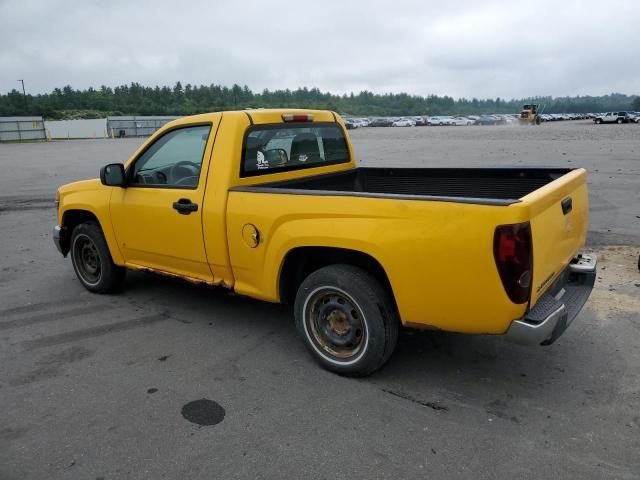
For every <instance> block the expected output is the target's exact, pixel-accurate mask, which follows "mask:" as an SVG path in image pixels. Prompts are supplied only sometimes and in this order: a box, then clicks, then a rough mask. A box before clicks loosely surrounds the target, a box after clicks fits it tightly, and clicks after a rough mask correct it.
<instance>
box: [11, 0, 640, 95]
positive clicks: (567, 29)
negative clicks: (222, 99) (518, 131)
mask: <svg viewBox="0 0 640 480" xmlns="http://www.w3.org/2000/svg"><path fill="white" fill-rule="evenodd" d="M440 3H441V2H427V1H396V2H389V1H385V2H382V1H358V2H356V1H350V2H345V1H334V0H324V1H323V2H300V1H284V0H270V1H269V2H262V1H257V0H256V1H237V2H233V3H230V2H225V3H222V2H215V1H212V0H189V1H188V2H186V1H183V2H176V1H175V0H173V1H171V2H168V1H159V0H156V1H137V2H132V1H123V0H109V1H97V0H94V1H89V0H84V1H70V0H69V1H58V2H50V1H46V0H41V1H35V0H21V1H20V2H14V1H11V0H0V45H1V47H0V91H1V92H7V91H9V90H11V89H12V88H18V86H19V84H18V83H17V82H16V80H17V79H18V78H24V79H25V83H26V86H27V89H28V91H29V92H32V93H38V92H45V91H49V90H51V89H52V88H54V87H61V86H64V85H66V84H71V85H72V86H74V87H76V88H86V87H88V86H94V87H99V86H100V85H103V84H105V85H110V86H114V85H119V84H122V83H129V82H134V81H135V82H140V83H143V84H145V85H156V84H161V85H163V84H173V83H174V82H175V81H177V80H180V81H182V82H183V83H192V84H210V83H218V84H226V85H231V84H232V83H239V84H241V85H244V84H246V85H248V86H249V87H250V88H252V89H254V90H258V91H260V90H262V89H264V88H269V89H276V88H297V87H299V86H305V85H306V86H309V87H312V86H313V87H318V88H320V89H321V90H329V91H332V92H336V93H346V92H350V91H355V92H357V91H359V90H362V89H368V90H372V91H375V92H378V93H384V92H391V91H393V92H400V91H404V92H409V93H413V94H419V95H428V94H438V95H445V94H447V95H452V96H454V97H459V96H465V97H474V96H475V97H497V96H500V97H503V98H513V97H523V96H528V95H557V96H560V95H577V94H581V95H582V94H594V95H598V94H604V93H610V92H613V91H616V92H622V93H629V94H636V93H640V56H639V55H638V45H639V44H640V29H638V27H637V19H638V18H640V3H638V2H635V1H628V0H627V1H616V0H613V1H611V0H609V1H606V2H603V1H601V0H597V1H586V0H585V1H564V2H558V1H547V0H542V1H536V2H530V1H514V0H512V1H507V0H505V1H489V2H477V1H472V0H457V1H456V2H449V3H448V4H446V5H441V4H440Z"/></svg>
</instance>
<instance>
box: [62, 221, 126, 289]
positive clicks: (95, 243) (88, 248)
mask: <svg viewBox="0 0 640 480" xmlns="http://www.w3.org/2000/svg"><path fill="white" fill-rule="evenodd" d="M70 253H71V263H72V264H73V269H74V270H75V272H76V275H77V277H78V280H80V283H82V285H83V286H84V288H86V289H87V290H89V291H90V292H94V293H109V292H114V291H116V290H117V289H118V288H120V287H121V286H122V284H123V282H124V277H125V274H126V269H125V268H124V267H119V266H118V265H116V264H115V263H113V259H112V258H111V253H110V252H109V247H108V246H107V242H106V240H105V239H104V235H103V234H102V229H101V228H100V226H99V225H98V224H97V223H95V222H87V223H81V224H80V225H77V226H76V227H75V228H74V229H73V232H72V234H71V251H70Z"/></svg>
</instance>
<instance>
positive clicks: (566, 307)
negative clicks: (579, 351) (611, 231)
mask: <svg viewBox="0 0 640 480" xmlns="http://www.w3.org/2000/svg"><path fill="white" fill-rule="evenodd" d="M597 263H598V261H597V258H596V256H595V255H582V254H581V255H578V256H577V257H575V258H574V259H573V260H572V261H571V263H570V264H569V266H568V267H567V269H566V270H565V271H564V272H562V274H561V275H560V276H559V277H558V278H557V279H556V281H555V282H554V283H553V285H551V287H549V289H548V290H547V291H546V292H545V293H544V294H543V295H542V296H541V297H540V298H539V299H538V301H537V302H536V304H535V305H534V307H533V308H532V309H531V310H529V312H528V313H527V314H526V315H525V316H524V318H522V319H520V320H514V321H513V322H512V323H511V326H510V327H509V330H508V331H507V334H506V336H507V339H508V340H510V341H513V342H515V343H520V344H524V345H551V344H552V343H553V342H555V341H556V340H557V339H558V337H560V335H562V334H563V333H564V331H565V330H566V329H567V327H568V326H569V325H571V323H572V322H573V320H574V319H575V318H576V316H577V315H578V313H579V312H580V310H582V307H583V306H584V304H585V303H586V302H587V299H588V298H589V295H590V294H591V290H593V284H594V283H595V280H596V266H597Z"/></svg>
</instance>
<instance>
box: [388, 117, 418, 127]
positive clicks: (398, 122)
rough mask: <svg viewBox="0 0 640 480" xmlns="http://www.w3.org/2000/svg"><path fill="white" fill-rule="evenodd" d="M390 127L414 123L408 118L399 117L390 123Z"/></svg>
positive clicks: (412, 124) (412, 125)
mask: <svg viewBox="0 0 640 480" xmlns="http://www.w3.org/2000/svg"><path fill="white" fill-rule="evenodd" d="M391 126H392V127H415V126H416V124H415V122H414V121H413V120H411V119H409V118H401V119H399V120H396V121H395V122H393V123H392V124H391Z"/></svg>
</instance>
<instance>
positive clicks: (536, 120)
mask: <svg viewBox="0 0 640 480" xmlns="http://www.w3.org/2000/svg"><path fill="white" fill-rule="evenodd" d="M543 109H544V107H543ZM541 113H542V111H540V112H538V105H525V106H524V107H522V111H521V112H520V117H519V118H518V120H519V121H520V124H521V125H525V124H528V125H540V114H541Z"/></svg>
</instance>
